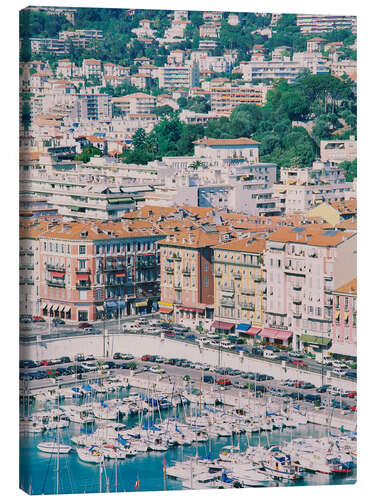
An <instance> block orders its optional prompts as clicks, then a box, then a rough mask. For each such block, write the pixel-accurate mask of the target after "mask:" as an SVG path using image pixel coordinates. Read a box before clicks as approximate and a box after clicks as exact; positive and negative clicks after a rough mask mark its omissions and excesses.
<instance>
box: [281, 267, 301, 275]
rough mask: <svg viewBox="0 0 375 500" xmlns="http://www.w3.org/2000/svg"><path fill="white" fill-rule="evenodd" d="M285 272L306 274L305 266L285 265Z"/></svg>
mask: <svg viewBox="0 0 375 500" xmlns="http://www.w3.org/2000/svg"><path fill="white" fill-rule="evenodd" d="M285 272H286V273H287V274H306V267H305V266H303V267H299V268H293V267H292V266H285Z"/></svg>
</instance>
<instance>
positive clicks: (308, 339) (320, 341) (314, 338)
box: [299, 333, 331, 347]
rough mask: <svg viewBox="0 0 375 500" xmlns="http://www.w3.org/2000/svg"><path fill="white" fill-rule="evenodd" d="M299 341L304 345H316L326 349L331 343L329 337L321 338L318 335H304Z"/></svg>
mask: <svg viewBox="0 0 375 500" xmlns="http://www.w3.org/2000/svg"><path fill="white" fill-rule="evenodd" d="M299 340H300V342H302V343H303V344H315V345H320V346H324V347H326V346H327V345H328V344H329V343H330V342H331V339H329V338H327V337H319V336H318V335H308V334H306V333H303V334H302V335H301V336H300V338H299Z"/></svg>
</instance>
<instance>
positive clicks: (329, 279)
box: [324, 275, 333, 281]
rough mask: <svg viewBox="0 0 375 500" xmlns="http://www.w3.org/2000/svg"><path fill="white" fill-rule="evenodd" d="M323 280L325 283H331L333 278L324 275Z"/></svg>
mask: <svg viewBox="0 0 375 500" xmlns="http://www.w3.org/2000/svg"><path fill="white" fill-rule="evenodd" d="M324 279H325V280H326V281H332V280H333V277H332V276H330V275H326V276H324Z"/></svg>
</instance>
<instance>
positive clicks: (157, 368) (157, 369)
mask: <svg viewBox="0 0 375 500" xmlns="http://www.w3.org/2000/svg"><path fill="white" fill-rule="evenodd" d="M150 372H152V373H165V370H164V368H161V367H160V366H151V368H150Z"/></svg>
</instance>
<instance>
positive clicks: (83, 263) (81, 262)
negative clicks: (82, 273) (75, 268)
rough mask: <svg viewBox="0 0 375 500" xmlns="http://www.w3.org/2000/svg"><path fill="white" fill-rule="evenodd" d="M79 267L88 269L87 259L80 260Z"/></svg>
mask: <svg viewBox="0 0 375 500" xmlns="http://www.w3.org/2000/svg"><path fill="white" fill-rule="evenodd" d="M78 262H79V268H80V269H86V261H85V260H79V261H78Z"/></svg>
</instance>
